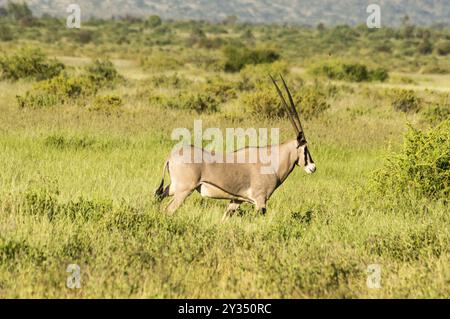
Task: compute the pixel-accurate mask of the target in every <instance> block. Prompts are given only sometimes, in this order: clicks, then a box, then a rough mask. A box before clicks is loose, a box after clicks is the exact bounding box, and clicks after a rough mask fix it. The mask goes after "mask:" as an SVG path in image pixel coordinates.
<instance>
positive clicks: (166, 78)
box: [150, 73, 191, 89]
mask: <svg viewBox="0 0 450 319" xmlns="http://www.w3.org/2000/svg"><path fill="white" fill-rule="evenodd" d="M150 81H151V85H152V86H153V87H155V88H161V87H162V88H172V89H181V88H185V87H186V86H188V85H189V84H191V81H190V80H188V79H187V78H185V77H184V76H180V75H178V74H176V73H174V74H171V75H165V74H160V75H155V76H153V77H152V78H151V79H150Z"/></svg>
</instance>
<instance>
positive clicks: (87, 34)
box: [72, 29, 94, 44]
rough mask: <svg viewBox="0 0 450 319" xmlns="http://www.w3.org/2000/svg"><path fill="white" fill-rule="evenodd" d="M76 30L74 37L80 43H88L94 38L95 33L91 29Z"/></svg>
mask: <svg viewBox="0 0 450 319" xmlns="http://www.w3.org/2000/svg"><path fill="white" fill-rule="evenodd" d="M74 31H75V32H74V33H73V34H72V38H73V39H74V40H75V41H76V42H78V43H81V44H87V43H89V42H91V41H92V39H93V38H94V34H93V32H92V31H91V30H79V29H75V30H74Z"/></svg>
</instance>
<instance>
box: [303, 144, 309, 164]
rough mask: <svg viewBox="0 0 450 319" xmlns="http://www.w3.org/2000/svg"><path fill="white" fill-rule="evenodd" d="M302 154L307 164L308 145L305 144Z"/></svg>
mask: <svg viewBox="0 0 450 319" xmlns="http://www.w3.org/2000/svg"><path fill="white" fill-rule="evenodd" d="M303 156H304V158H305V166H307V165H308V147H307V146H305V148H304V149H303Z"/></svg>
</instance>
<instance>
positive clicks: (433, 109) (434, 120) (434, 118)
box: [423, 105, 450, 125]
mask: <svg viewBox="0 0 450 319" xmlns="http://www.w3.org/2000/svg"><path fill="white" fill-rule="evenodd" d="M449 117H450V105H433V106H429V107H428V108H427V109H425V111H424V112H423V118H424V120H425V121H426V122H428V123H430V124H433V125H436V124H438V123H440V122H442V121H445V120H446V119H448V118H449Z"/></svg>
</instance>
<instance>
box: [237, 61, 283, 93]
mask: <svg viewBox="0 0 450 319" xmlns="http://www.w3.org/2000/svg"><path fill="white" fill-rule="evenodd" d="M288 72H289V66H288V64H287V63H286V62H285V61H282V60H279V61H275V62H273V63H262V64H257V65H246V66H245V67H244V68H243V69H242V70H241V71H240V72H239V84H238V85H239V89H241V90H252V89H254V88H256V87H258V86H261V85H265V84H267V83H268V81H270V79H269V76H268V74H272V75H277V74H283V75H287V74H288Z"/></svg>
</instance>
